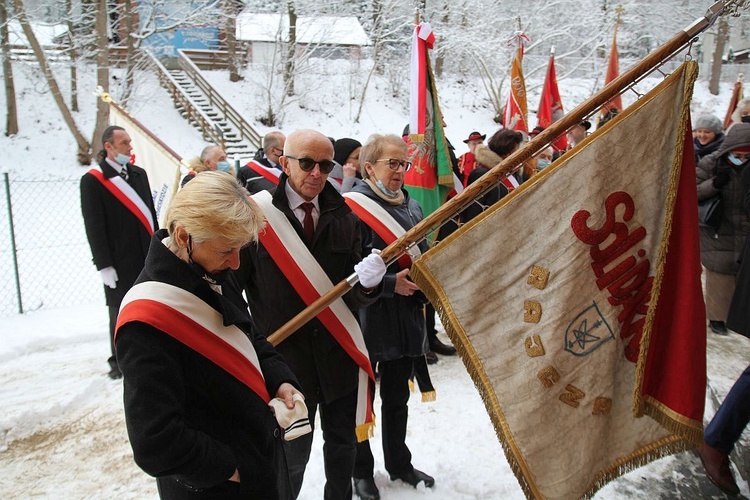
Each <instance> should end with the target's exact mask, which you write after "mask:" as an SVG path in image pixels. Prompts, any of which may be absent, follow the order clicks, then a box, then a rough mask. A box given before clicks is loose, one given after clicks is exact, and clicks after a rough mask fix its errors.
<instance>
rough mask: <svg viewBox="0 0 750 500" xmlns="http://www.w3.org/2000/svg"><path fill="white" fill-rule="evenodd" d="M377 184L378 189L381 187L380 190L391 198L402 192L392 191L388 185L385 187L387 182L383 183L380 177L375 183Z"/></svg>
mask: <svg viewBox="0 0 750 500" xmlns="http://www.w3.org/2000/svg"><path fill="white" fill-rule="evenodd" d="M375 185H376V186H378V189H380V191H381V192H382V193H383V194H384V195H386V196H388V197H390V198H395V197H396V196H398V194H399V192H400V191H392V190H390V189H388V188H387V187H385V184H383V182H382V181H381V180H380V179H377V182H376V183H375Z"/></svg>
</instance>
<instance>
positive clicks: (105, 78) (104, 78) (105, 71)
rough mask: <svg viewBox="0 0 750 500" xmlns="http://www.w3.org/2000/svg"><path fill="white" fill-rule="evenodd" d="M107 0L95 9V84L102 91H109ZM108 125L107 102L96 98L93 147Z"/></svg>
mask: <svg viewBox="0 0 750 500" xmlns="http://www.w3.org/2000/svg"><path fill="white" fill-rule="evenodd" d="M108 18H109V16H108V12H107V0H99V3H98V6H97V11H96V40H97V46H98V47H99V51H98V52H97V54H96V84H97V86H98V87H99V88H101V89H102V90H103V91H104V92H109V39H108V37H107V26H108ZM107 125H109V104H108V103H106V102H104V101H103V100H102V99H97V100H96V122H95V123H94V132H93V134H92V137H91V143H92V144H94V147H98V146H97V145H98V144H101V143H102V134H103V133H104V129H106V128H107Z"/></svg>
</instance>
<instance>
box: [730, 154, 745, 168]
mask: <svg viewBox="0 0 750 500" xmlns="http://www.w3.org/2000/svg"><path fill="white" fill-rule="evenodd" d="M727 160H729V163H731V164H732V165H734V166H735V167H739V166H741V165H743V164H744V163H746V162H747V160H740V159H739V158H737V157H736V156H734V155H733V154H732V153H729V155H727Z"/></svg>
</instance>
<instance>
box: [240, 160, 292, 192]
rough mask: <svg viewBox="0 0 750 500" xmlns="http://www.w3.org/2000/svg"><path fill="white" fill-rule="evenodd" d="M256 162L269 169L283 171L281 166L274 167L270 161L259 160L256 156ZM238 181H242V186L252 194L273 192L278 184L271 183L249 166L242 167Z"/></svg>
mask: <svg viewBox="0 0 750 500" xmlns="http://www.w3.org/2000/svg"><path fill="white" fill-rule="evenodd" d="M254 160H256V161H257V162H258V163H260V164H262V165H264V166H266V167H267V168H276V169H278V170H279V171H281V165H276V166H274V165H273V164H272V163H271V162H270V161H268V158H265V157H263V158H258V157H257V155H256V157H255V158H254ZM237 180H238V181H240V185H242V186H244V187H245V189H247V190H248V192H249V193H250V194H255V193H260V192H261V191H263V190H266V191H273V190H274V189H275V188H276V184H274V183H273V182H271V181H269V180H268V179H266V178H265V177H263V176H262V175H260V174H259V173H258V172H256V171H255V170H253V169H252V168H250V167H248V166H247V165H243V166H241V167H240V169H239V170H238V171H237Z"/></svg>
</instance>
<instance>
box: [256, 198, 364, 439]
mask: <svg viewBox="0 0 750 500" xmlns="http://www.w3.org/2000/svg"><path fill="white" fill-rule="evenodd" d="M251 198H252V199H253V200H255V202H256V203H257V204H258V206H259V207H260V208H261V210H263V214H264V215H265V216H266V222H267V224H266V227H265V229H264V230H263V231H261V233H260V235H259V236H258V239H259V240H260V243H261V245H263V246H264V247H265V248H266V250H268V253H269V254H270V255H271V258H272V259H273V261H274V262H275V263H276V265H277V266H278V268H279V269H280V270H281V272H282V273H283V274H284V276H286V279H287V280H288V281H289V283H290V284H291V285H292V288H294V291H295V292H297V294H298V295H299V296H300V298H302V300H303V301H304V303H305V304H307V305H310V304H312V303H313V302H315V301H316V300H317V299H318V298H320V296H321V295H323V294H325V293H326V292H328V291H330V290H331V289H332V288H333V283H331V280H330V278H328V275H326V273H325V271H323V268H322V267H320V264H318V261H316V260H315V257H313V255H312V254H311V253H310V250H309V249H308V248H307V245H305V244H304V243H303V242H302V240H301V239H300V237H299V235H298V234H297V231H295V229H294V227H293V226H292V224H291V223H290V222H289V219H287V218H286V215H284V214H283V213H282V212H281V211H280V210H278V209H277V208H276V207H274V206H273V203H272V197H271V193H269V192H268V191H261V192H259V193H257V194H254V195H253V196H252V197H251ZM317 318H318V320H320V322H321V323H323V326H325V328H326V329H327V330H328V331H329V332H330V333H331V335H333V338H335V339H336V341H337V342H338V343H339V345H341V347H343V348H344V350H345V351H346V353H347V354H348V355H349V357H351V358H352V359H353V360H354V362H355V363H357V366H359V368H360V370H359V384H358V392H357V440H358V441H364V440H365V439H368V438H370V437H372V434H373V430H374V429H373V427H374V425H375V424H374V421H373V415H372V400H371V399H370V390H369V384H370V381H372V382H373V383H374V381H375V375H374V373H373V371H372V365H371V364H370V355H369V354H368V352H367V346H366V345H365V339H364V337H363V336H362V330H361V329H360V328H359V323H358V322H357V320H356V318H355V317H354V315H353V314H352V312H351V311H350V310H349V308H348V307H347V306H346V304H345V303H344V301H343V299H341V298H338V299H336V300H335V301H334V302H333V303H332V304H331V305H330V306H328V307H327V308H326V309H324V310H322V311H321V312H319V313H318V316H317Z"/></svg>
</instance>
